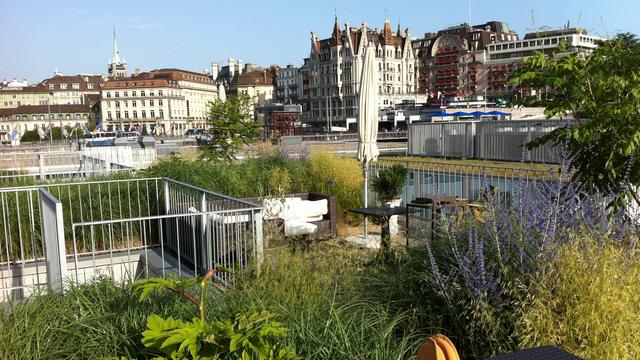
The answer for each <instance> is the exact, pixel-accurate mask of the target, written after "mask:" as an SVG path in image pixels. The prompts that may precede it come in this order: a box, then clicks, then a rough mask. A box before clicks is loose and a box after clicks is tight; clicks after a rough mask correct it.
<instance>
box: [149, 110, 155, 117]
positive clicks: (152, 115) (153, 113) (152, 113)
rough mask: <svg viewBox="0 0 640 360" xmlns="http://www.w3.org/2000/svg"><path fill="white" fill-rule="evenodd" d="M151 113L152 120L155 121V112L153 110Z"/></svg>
mask: <svg viewBox="0 0 640 360" xmlns="http://www.w3.org/2000/svg"><path fill="white" fill-rule="evenodd" d="M150 113H151V118H152V119H153V118H154V117H156V114H155V112H154V111H153V110H151V111H150Z"/></svg>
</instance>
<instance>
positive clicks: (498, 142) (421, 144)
mask: <svg viewBox="0 0 640 360" xmlns="http://www.w3.org/2000/svg"><path fill="white" fill-rule="evenodd" d="M573 123H574V121H572V120H509V121H457V122H446V123H444V122H443V123H413V124H410V125H409V131H408V140H407V141H408V153H409V154H410V155H418V156H435V157H451V158H467V159H481V160H503V161H521V160H524V161H533V162H545V163H557V162H558V160H559V155H560V151H559V149H558V148H557V147H554V146H553V145H551V144H547V145H543V146H540V147H537V148H535V149H532V150H527V149H526V148H524V147H523V145H524V144H526V143H528V142H530V141H532V140H534V139H536V138H538V137H540V136H542V135H544V134H547V133H549V132H550V131H552V130H554V129H557V128H559V127H563V126H567V125H571V124H573Z"/></svg>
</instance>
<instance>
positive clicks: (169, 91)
mask: <svg viewBox="0 0 640 360" xmlns="http://www.w3.org/2000/svg"><path fill="white" fill-rule="evenodd" d="M217 98H218V89H217V86H216V84H215V82H214V81H213V80H211V79H210V78H209V77H208V76H207V75H206V74H199V73H195V72H190V71H185V70H178V69H160V70H153V71H151V72H148V73H141V74H139V75H137V76H133V77H128V78H124V79H119V80H111V81H108V82H107V83H106V84H105V86H104V89H103V91H102V98H101V112H102V119H104V123H105V124H104V126H103V128H104V129H105V130H120V129H122V130H130V129H135V128H138V127H144V128H145V129H149V130H152V131H153V132H155V133H156V134H163V135H182V134H183V133H184V132H185V131H186V130H187V129H191V128H204V127H205V125H206V119H207V116H208V112H209V108H210V103H211V102H212V101H215V100H216V99H217Z"/></svg>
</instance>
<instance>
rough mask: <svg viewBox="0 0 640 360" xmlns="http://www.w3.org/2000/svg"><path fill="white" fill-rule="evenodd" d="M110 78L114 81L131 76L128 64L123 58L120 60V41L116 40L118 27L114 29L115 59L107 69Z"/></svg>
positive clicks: (112, 59) (113, 58)
mask: <svg viewBox="0 0 640 360" xmlns="http://www.w3.org/2000/svg"><path fill="white" fill-rule="evenodd" d="M107 71H108V73H109V77H111V78H113V79H117V78H122V77H127V76H129V72H128V71H127V62H126V60H125V59H124V57H123V58H120V51H119V50H118V41H117V40H116V27H115V26H114V27H113V57H112V58H111V61H110V62H109V66H108V67H107Z"/></svg>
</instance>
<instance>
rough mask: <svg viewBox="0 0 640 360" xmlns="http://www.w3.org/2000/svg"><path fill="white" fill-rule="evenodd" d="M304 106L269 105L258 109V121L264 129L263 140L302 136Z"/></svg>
mask: <svg viewBox="0 0 640 360" xmlns="http://www.w3.org/2000/svg"><path fill="white" fill-rule="evenodd" d="M301 115H302V106H301V105H299V104H293V105H291V104H289V105H287V104H269V105H265V106H259V107H256V119H257V121H258V123H259V124H260V126H261V127H262V129H263V138H264V139H270V138H278V137H280V136H289V135H302V123H301V121H300V118H301Z"/></svg>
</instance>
